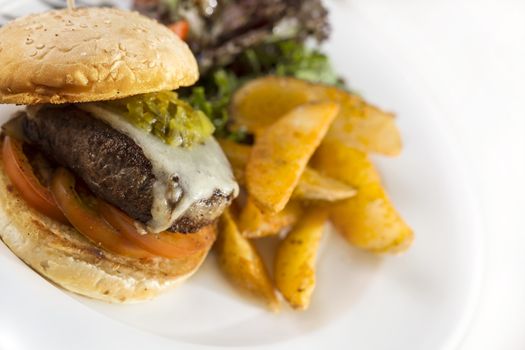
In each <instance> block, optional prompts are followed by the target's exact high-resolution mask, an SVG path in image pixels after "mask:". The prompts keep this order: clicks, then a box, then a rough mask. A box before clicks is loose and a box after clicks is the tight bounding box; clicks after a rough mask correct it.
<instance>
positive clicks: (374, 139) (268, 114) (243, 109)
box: [230, 76, 402, 156]
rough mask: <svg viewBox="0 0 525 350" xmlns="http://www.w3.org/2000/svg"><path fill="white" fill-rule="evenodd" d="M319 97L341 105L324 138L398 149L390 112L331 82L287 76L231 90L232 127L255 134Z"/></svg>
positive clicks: (384, 150)
mask: <svg viewBox="0 0 525 350" xmlns="http://www.w3.org/2000/svg"><path fill="white" fill-rule="evenodd" d="M319 101H331V102H336V103H338V104H340V106H341V109H340V112H339V115H338V116H337V118H336V120H335V121H334V123H333V125H332V126H331V127H330V130H329V132H328V134H327V136H326V137H327V139H329V140H332V139H333V140H339V141H341V142H343V143H344V144H346V145H348V146H350V147H353V148H356V149H358V150H361V151H363V152H373V153H379V154H383V155H388V156H395V155H398V154H399V153H400V152H401V149H402V142H401V136H400V133H399V130H398V129H397V126H396V124H395V119H394V116H393V115H392V114H390V113H386V112H383V111H381V110H380V109H379V108H377V107H374V106H372V105H370V104H368V103H366V102H365V101H364V100H363V99H362V98H360V97H359V96H356V95H354V94H351V93H349V92H346V91H344V90H341V89H338V88H336V87H333V86H327V85H322V84H312V83H309V82H306V81H303V80H299V79H295V78H290V77H275V76H268V77H264V78H259V79H255V80H252V81H250V82H248V83H247V84H245V85H244V86H243V87H241V88H240V89H239V90H238V91H237V92H236V93H235V95H234V97H233V99H232V103H231V105H230V113H231V115H232V117H233V122H234V127H243V128H246V129H247V130H248V131H250V132H253V133H255V134H257V133H259V132H261V130H264V129H265V128H267V127H268V126H270V125H271V124H272V123H274V122H275V121H276V120H278V119H279V118H280V117H281V116H283V115H284V114H286V113H288V112H289V111H291V110H292V109H293V108H295V107H297V106H299V105H302V104H305V103H309V102H319Z"/></svg>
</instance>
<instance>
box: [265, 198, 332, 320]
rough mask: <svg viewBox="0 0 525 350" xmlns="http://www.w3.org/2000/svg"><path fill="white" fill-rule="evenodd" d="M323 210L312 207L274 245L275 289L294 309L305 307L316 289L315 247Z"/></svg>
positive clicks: (324, 219)
mask: <svg viewBox="0 0 525 350" xmlns="http://www.w3.org/2000/svg"><path fill="white" fill-rule="evenodd" d="M326 218H327V213H326V211H324V210H322V209H319V208H312V209H310V210H309V211H308V212H306V213H305V214H304V216H303V217H302V219H301V221H300V222H299V224H298V225H297V226H296V227H294V228H293V229H292V231H291V232H290V233H289V234H288V235H287V236H286V238H285V239H284V240H282V241H281V242H280V244H279V246H278V248H277V253H276V255H275V264H274V276H275V284H276V286H277V289H278V290H279V291H280V292H281V294H282V295H283V297H284V298H285V299H286V301H288V303H289V304H290V305H291V306H292V307H293V308H294V309H300V310H305V309H307V308H308V306H309V305H310V298H311V296H312V292H313V290H314V288H315V263H316V260H317V250H318V248H319V242H320V240H321V238H322V235H323V230H324V224H325V222H326Z"/></svg>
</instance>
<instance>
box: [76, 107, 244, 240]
mask: <svg viewBox="0 0 525 350" xmlns="http://www.w3.org/2000/svg"><path fill="white" fill-rule="evenodd" d="M77 107H78V108H80V109H83V110H85V111H87V112H89V113H91V114H92V115H93V116H94V117H96V118H98V119H100V120H103V121H104V122H106V123H107V124H109V125H111V126H112V127H113V128H114V129H116V130H118V131H119V132H121V133H122V134H124V135H126V136H128V137H130V138H131V139H132V140H133V141H134V142H135V143H136V144H137V145H138V146H139V147H140V148H142V151H143V152H144V155H145V156H146V158H148V159H149V161H150V162H151V165H152V171H153V174H154V175H155V178H156V181H155V183H154V185H153V205H152V208H151V216H152V219H151V221H150V222H148V223H147V228H148V231H151V232H161V231H165V230H167V229H168V228H169V227H171V226H172V224H173V223H174V222H175V221H176V220H177V219H178V218H180V217H181V216H183V215H184V213H185V212H186V211H187V210H188V209H189V208H190V207H191V206H192V205H193V204H194V203H196V202H199V201H202V200H206V199H208V198H210V197H211V196H212V195H213V194H214V193H215V192H217V191H218V192H220V193H222V194H224V195H226V196H227V195H230V194H233V195H234V196H237V194H238V193H239V186H238V184H237V183H236V182H235V180H234V177H233V174H232V171H231V168H230V164H229V163H228V160H227V159H226V156H225V155H224V153H223V152H222V149H221V148H220V146H219V144H218V143H217V141H215V139H214V138H213V137H209V138H208V139H207V140H206V141H205V142H204V143H203V144H194V145H192V146H191V147H188V148H184V147H178V146H168V145H166V144H165V143H164V142H162V141H161V140H160V139H159V138H157V137H155V136H153V135H152V134H149V133H146V132H144V131H143V130H140V129H138V128H136V127H134V126H133V125H131V124H130V123H129V122H127V121H126V120H125V119H124V118H123V117H122V116H120V115H119V114H117V113H115V112H113V111H110V110H108V109H105V108H103V107H100V106H99V105H96V104H94V103H88V104H79V105H77Z"/></svg>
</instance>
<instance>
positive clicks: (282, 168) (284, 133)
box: [246, 102, 339, 213]
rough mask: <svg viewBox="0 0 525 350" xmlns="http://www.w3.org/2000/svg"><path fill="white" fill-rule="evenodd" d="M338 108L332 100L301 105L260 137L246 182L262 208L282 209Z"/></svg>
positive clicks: (257, 139)
mask: <svg viewBox="0 0 525 350" xmlns="http://www.w3.org/2000/svg"><path fill="white" fill-rule="evenodd" d="M338 111H339V106H338V105H337V104H335V103H331V102H324V103H313V104H307V105H302V106H299V107H297V108H295V109H293V110H291V111H290V112H288V113H287V114H286V115H284V116H283V117H281V118H280V119H279V120H277V121H276V122H275V123H274V124H272V125H270V126H269V127H268V128H266V129H265V130H264V131H263V132H262V133H260V134H259V135H258V136H257V138H256V140H255V145H254V146H253V149H252V152H251V154H250V157H249V159H248V163H247V164H246V185H247V188H248V192H249V194H250V195H251V196H252V197H253V199H255V201H256V202H257V205H258V206H259V207H260V208H261V209H263V210H266V211H270V212H273V213H276V212H279V211H281V210H283V208H284V207H285V205H286V203H288V200H289V199H290V197H291V195H292V193H293V191H294V189H295V187H296V186H297V183H298V182H299V179H300V178H301V175H302V173H303V171H304V169H305V167H306V164H307V163H308V161H309V159H310V157H311V156H312V154H313V153H314V151H315V149H316V148H317V147H318V146H319V144H320V143H321V140H322V139H323V137H324V135H325V134H326V132H327V130H328V128H329V127H330V124H331V123H332V121H333V120H334V118H335V116H336V115H337V113H338Z"/></svg>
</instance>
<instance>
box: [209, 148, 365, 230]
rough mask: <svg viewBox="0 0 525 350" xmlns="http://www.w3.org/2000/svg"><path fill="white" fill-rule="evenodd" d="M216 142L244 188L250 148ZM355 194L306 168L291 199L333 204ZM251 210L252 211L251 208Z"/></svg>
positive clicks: (348, 188)
mask: <svg viewBox="0 0 525 350" xmlns="http://www.w3.org/2000/svg"><path fill="white" fill-rule="evenodd" d="M218 141H219V143H220V145H221V147H222V150H223V151H224V153H225V154H226V157H227V158H228V160H229V161H230V164H231V166H232V170H233V174H234V176H235V179H236V180H237V182H238V183H239V184H240V185H241V186H244V185H245V169H246V163H247V162H248V158H249V156H250V153H251V151H252V148H251V146H249V145H243V144H240V143H237V142H235V141H232V140H227V139H219V140H218ZM355 193H356V191H355V189H354V188H352V187H351V186H348V185H347V184H345V183H343V182H341V181H337V180H334V179H332V178H329V177H327V176H326V175H323V174H321V173H319V172H318V171H317V170H315V169H312V168H311V167H309V166H306V168H305V169H304V172H303V174H302V175H301V178H300V179H299V183H298V184H297V187H296V188H295V191H294V192H293V194H292V198H294V199H300V200H313V201H327V202H333V201H338V200H342V199H346V198H350V197H352V196H354V195H355ZM251 209H253V206H252V207H251ZM251 209H250V210H251ZM285 210H286V208H285ZM257 211H258V212H261V211H260V210H259V209H257ZM241 221H242V218H241ZM241 231H242V229H241ZM268 232H269V231H268ZM264 235H266V234H264ZM264 235H263V236H264ZM258 237H259V236H258ZM261 237H262V236H261Z"/></svg>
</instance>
